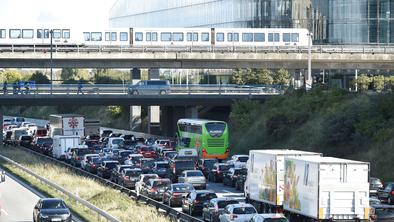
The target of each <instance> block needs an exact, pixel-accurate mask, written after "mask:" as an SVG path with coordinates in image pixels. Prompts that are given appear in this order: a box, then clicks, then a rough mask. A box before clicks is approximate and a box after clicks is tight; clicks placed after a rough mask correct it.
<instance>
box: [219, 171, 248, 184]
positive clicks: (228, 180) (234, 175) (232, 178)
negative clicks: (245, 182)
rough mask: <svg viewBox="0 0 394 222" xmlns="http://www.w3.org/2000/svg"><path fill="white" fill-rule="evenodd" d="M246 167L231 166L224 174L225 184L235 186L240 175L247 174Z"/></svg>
mask: <svg viewBox="0 0 394 222" xmlns="http://www.w3.org/2000/svg"><path fill="white" fill-rule="evenodd" d="M247 172H248V171H247V169H246V168H230V169H229V171H228V172H227V173H226V174H224V175H223V185H227V186H231V187H235V183H236V181H237V179H238V177H240V176H242V175H246V174H247Z"/></svg>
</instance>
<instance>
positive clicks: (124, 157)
mask: <svg viewBox="0 0 394 222" xmlns="http://www.w3.org/2000/svg"><path fill="white" fill-rule="evenodd" d="M130 154H133V151H131V150H122V151H119V153H118V156H117V160H118V161H119V163H121V164H124V161H125V160H127V159H128V157H129V155H130Z"/></svg>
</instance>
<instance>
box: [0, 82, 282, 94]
mask: <svg viewBox="0 0 394 222" xmlns="http://www.w3.org/2000/svg"><path fill="white" fill-rule="evenodd" d="M3 86H4V85H3V84H0V87H1V89H3ZM52 86H53V87H52V94H65V95H73V94H80V95H81V96H82V93H83V95H104V94H107V95H129V87H130V86H131V85H129V84H83V86H82V89H81V90H82V93H78V84H54V85H52ZM284 89H285V86H283V85H234V84H215V85H214V84H205V85H199V84H189V85H186V84H182V85H175V84H174V85H170V92H169V93H168V94H164V95H160V96H166V95H252V94H253V95H256V94H257V95H280V94H283V93H284ZM150 90H153V91H157V94H158V91H159V89H158V88H155V87H152V88H143V89H140V91H141V92H146V91H150ZM18 94H24V95H40V94H51V85H50V84H34V85H30V87H29V89H28V91H27V90H26V88H25V87H24V86H23V85H22V86H21V87H20V89H18V88H14V87H13V86H12V84H8V85H7V91H6V92H5V91H4V90H2V91H0V96H7V95H18ZM130 96H133V95H130Z"/></svg>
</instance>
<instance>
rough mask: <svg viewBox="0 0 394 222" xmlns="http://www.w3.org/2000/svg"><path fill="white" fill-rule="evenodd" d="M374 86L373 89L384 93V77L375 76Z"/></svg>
mask: <svg viewBox="0 0 394 222" xmlns="http://www.w3.org/2000/svg"><path fill="white" fill-rule="evenodd" d="M372 84H373V88H374V89H375V90H376V91H377V92H382V90H383V89H384V76H382V75H378V76H374V77H373V82H372Z"/></svg>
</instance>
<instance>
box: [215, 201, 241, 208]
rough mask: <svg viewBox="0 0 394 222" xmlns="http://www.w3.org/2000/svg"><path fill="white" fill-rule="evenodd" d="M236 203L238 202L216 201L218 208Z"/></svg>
mask: <svg viewBox="0 0 394 222" xmlns="http://www.w3.org/2000/svg"><path fill="white" fill-rule="evenodd" d="M237 203H239V202H238V201H236V200H222V201H218V207H219V208H225V207H226V206H227V205H229V204H237Z"/></svg>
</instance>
